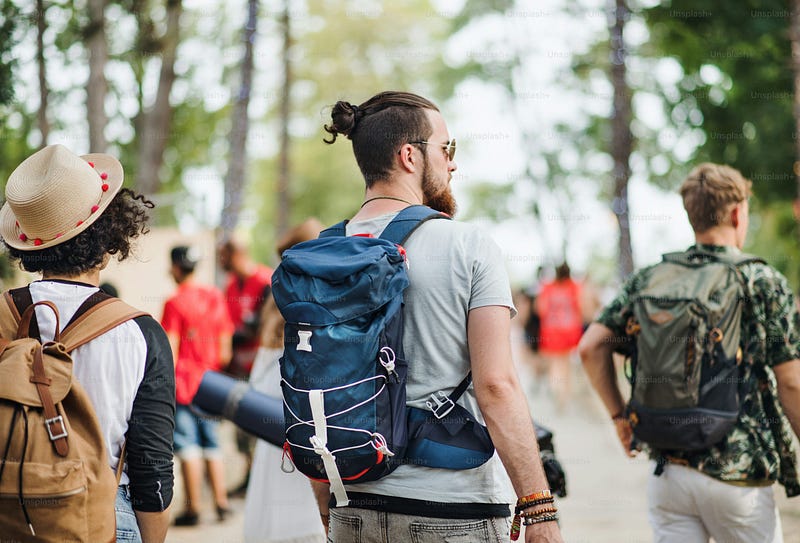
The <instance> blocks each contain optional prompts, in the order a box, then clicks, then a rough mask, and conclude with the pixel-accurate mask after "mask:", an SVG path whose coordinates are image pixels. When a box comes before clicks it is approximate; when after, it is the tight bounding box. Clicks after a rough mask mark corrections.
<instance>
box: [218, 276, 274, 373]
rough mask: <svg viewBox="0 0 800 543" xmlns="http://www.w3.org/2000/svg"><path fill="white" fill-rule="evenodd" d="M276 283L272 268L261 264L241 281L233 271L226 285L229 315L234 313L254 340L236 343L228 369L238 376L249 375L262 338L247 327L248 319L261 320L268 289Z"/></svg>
mask: <svg viewBox="0 0 800 543" xmlns="http://www.w3.org/2000/svg"><path fill="white" fill-rule="evenodd" d="M271 284H272V268H268V267H267V266H262V265H260V264H259V265H257V267H256V269H255V272H254V273H253V274H252V275H250V276H249V277H248V278H247V279H245V280H243V281H242V280H241V279H239V277H238V276H236V275H234V274H231V275H230V277H229V278H228V285H227V286H226V287H225V299H226V301H227V304H228V314H229V315H230V316H231V320H232V321H233V324H234V326H235V327H236V330H237V331H238V332H239V333H240V334H242V335H243V336H244V337H247V336H252V339H249V340H245V339H242V340H240V341H236V342H234V349H233V359H232V360H231V365H230V366H229V367H228V372H229V373H230V374H232V375H235V376H237V377H247V376H249V375H250V371H251V370H252V368H253V362H254V361H255V359H256V354H257V353H258V337H257V336H256V334H255V330H252V329H249V328H248V327H245V326H243V324H244V323H245V322H254V321H257V320H258V315H257V314H256V313H257V312H258V311H260V308H261V305H262V304H263V302H264V290H265V289H266V288H267V287H268V286H271Z"/></svg>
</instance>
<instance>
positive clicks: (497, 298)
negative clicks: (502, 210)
mask: <svg viewBox="0 0 800 543" xmlns="http://www.w3.org/2000/svg"><path fill="white" fill-rule="evenodd" d="M396 214H397V213H390V214H386V215H381V216H379V217H375V218H372V219H368V220H365V221H358V222H350V223H348V224H347V235H353V234H362V233H368V234H372V235H375V236H377V235H380V233H381V232H383V229H384V228H385V227H386V225H387V224H389V222H390V221H391V220H392V219H393V218H394V217H395V215H396ZM404 247H405V250H406V254H407V257H408V275H409V279H410V283H411V284H410V286H409V287H408V289H407V290H406V292H405V309H404V320H405V328H404V335H403V349H404V351H405V355H406V358H407V359H408V361H409V364H408V380H407V385H406V393H407V403H408V405H411V406H413V407H419V408H422V409H426V406H425V401H426V400H427V399H429V397H430V395H431V394H433V393H434V392H437V391H439V390H441V391H443V392H444V393H445V394H450V393H451V392H452V391H453V389H454V388H455V387H456V386H458V384H459V383H460V382H461V380H462V379H464V377H465V376H466V375H467V372H469V370H470V358H469V348H468V345H467V315H468V313H469V311H470V310H471V309H475V308H478V307H485V306H492V305H499V306H505V307H508V308H509V310H510V311H511V313H512V316H513V315H515V314H516V310H515V309H514V305H513V303H512V301H511V289H510V286H509V282H508V275H507V274H506V270H505V267H504V266H503V255H502V253H501V251H500V248H499V247H498V246H497V244H495V243H494V241H492V240H491V239H490V238H489V237H488V236H486V235H485V234H484V233H482V232H481V231H480V230H479V229H478V228H476V227H475V226H472V225H468V224H464V223H459V222H455V221H448V220H431V221H428V222H426V223H424V224H422V225H421V226H420V227H419V228H418V229H417V231H416V232H414V234H413V235H412V236H411V237H410V238H409V240H408V241H407V242H406V244H405V245H404ZM459 403H460V404H462V405H463V406H464V407H466V408H467V409H469V410H470V412H472V413H473V414H474V415H475V416H476V417H477V418H478V419H479V420H480V421H481V422H483V417H482V415H481V413H480V410H479V409H478V402H477V400H476V399H475V391H474V389H473V387H472V386H470V387H469V388H468V389H467V391H466V392H465V393H464V395H463V396H462V397H461V399H460V400H459ZM347 490H348V491H353V492H363V493H369V494H378V495H383V496H396V497H401V498H412V499H417V500H430V501H435V502H445V503H497V504H505V503H514V501H515V500H516V496H515V494H514V490H513V488H512V486H511V481H510V480H509V479H508V475H507V474H506V472H505V469H504V468H503V465H502V463H501V462H500V458H499V457H498V456H497V453H496V452H495V454H494V456H493V457H492V458H491V459H490V460H489V461H488V462H486V463H485V464H483V465H482V466H479V467H477V468H475V469H470V470H447V469H435V468H426V467H420V466H415V465H403V466H400V467H398V468H397V469H396V470H395V471H394V472H392V473H391V474H390V475H388V476H386V477H384V478H382V479H380V480H378V481H374V482H370V483H362V484H358V485H347Z"/></svg>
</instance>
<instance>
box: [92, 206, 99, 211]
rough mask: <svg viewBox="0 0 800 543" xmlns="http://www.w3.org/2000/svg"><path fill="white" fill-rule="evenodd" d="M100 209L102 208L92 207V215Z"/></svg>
mask: <svg viewBox="0 0 800 543" xmlns="http://www.w3.org/2000/svg"><path fill="white" fill-rule="evenodd" d="M98 209H100V206H92V213H94V212H95V211H97V210H98Z"/></svg>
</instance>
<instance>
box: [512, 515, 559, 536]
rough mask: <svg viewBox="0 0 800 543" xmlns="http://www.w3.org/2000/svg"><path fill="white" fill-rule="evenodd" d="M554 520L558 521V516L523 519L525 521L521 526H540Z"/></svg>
mask: <svg viewBox="0 0 800 543" xmlns="http://www.w3.org/2000/svg"><path fill="white" fill-rule="evenodd" d="M555 520H558V515H545V516H542V517H525V520H523V521H522V525H523V526H532V525H534V524H540V523H542V522H553V521H555ZM517 537H519V536H517Z"/></svg>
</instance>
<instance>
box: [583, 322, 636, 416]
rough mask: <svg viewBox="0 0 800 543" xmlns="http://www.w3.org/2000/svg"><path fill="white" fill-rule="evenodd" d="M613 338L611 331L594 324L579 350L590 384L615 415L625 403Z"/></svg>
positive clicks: (609, 410) (585, 335) (584, 337)
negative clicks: (619, 380)
mask: <svg viewBox="0 0 800 543" xmlns="http://www.w3.org/2000/svg"><path fill="white" fill-rule="evenodd" d="M611 338H613V333H612V332H611V330H609V329H608V328H606V327H605V326H603V325H601V324H597V323H593V324H591V325H590V326H589V328H588V330H586V333H585V334H584V336H583V338H582V339H581V343H580V345H579V347H578V350H579V352H580V356H581V361H582V362H583V369H584V370H585V371H586V375H587V377H588V378H589V382H590V383H591V385H592V387H593V388H594V389H595V391H596V392H597V395H598V396H600V399H601V400H602V401H603V404H604V405H605V406H606V409H607V410H608V412H609V413H610V414H611V415H615V414H617V413H620V412H621V411H622V410H623V409H624V408H625V401H624V400H623V399H622V393H621V392H620V390H619V385H618V384H617V374H616V370H615V368H614V360H613V348H612V346H611V341H610V340H611Z"/></svg>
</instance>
